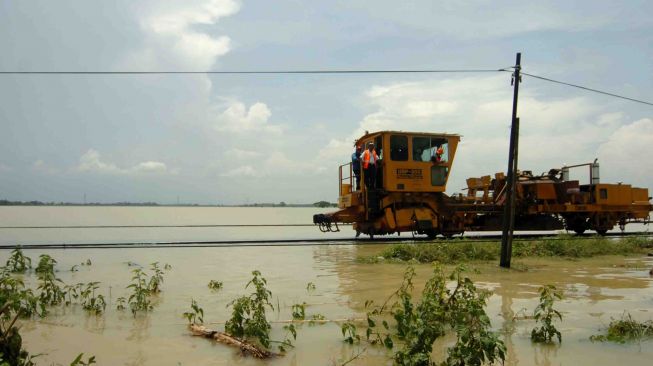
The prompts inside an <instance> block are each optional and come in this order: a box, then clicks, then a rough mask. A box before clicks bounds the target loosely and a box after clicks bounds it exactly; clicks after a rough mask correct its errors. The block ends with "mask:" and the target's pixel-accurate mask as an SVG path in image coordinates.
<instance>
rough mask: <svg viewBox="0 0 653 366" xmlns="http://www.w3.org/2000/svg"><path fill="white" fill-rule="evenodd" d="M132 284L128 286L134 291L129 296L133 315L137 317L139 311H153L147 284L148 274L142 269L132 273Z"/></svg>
mask: <svg viewBox="0 0 653 366" xmlns="http://www.w3.org/2000/svg"><path fill="white" fill-rule="evenodd" d="M132 273H133V274H134V275H133V276H132V283H131V284H130V285H129V286H127V288H128V289H131V290H132V294H131V295H129V299H128V301H127V302H128V303H129V308H130V309H131V311H132V314H133V315H134V316H136V313H137V312H138V311H145V312H147V311H150V310H152V302H151V301H150V287H149V285H148V282H147V274H146V273H145V272H143V270H142V269H140V268H137V269H134V270H133V271H132Z"/></svg>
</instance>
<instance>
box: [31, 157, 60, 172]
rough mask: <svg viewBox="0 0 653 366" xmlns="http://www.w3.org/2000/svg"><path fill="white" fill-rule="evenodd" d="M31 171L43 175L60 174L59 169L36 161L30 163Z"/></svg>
mask: <svg viewBox="0 0 653 366" xmlns="http://www.w3.org/2000/svg"><path fill="white" fill-rule="evenodd" d="M32 169H33V170H34V171H36V172H39V173H44V174H57V173H59V172H60V170H59V169H57V168H56V167H53V166H51V165H49V164H47V163H46V162H45V161H43V160H41V159H38V160H36V161H34V163H32Z"/></svg>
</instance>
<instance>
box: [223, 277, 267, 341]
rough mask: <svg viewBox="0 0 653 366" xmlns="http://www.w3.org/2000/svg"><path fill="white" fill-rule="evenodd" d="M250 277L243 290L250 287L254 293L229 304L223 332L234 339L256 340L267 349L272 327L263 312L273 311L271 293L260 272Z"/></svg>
mask: <svg viewBox="0 0 653 366" xmlns="http://www.w3.org/2000/svg"><path fill="white" fill-rule="evenodd" d="M252 275H253V276H254V277H252V279H251V280H250V281H249V282H248V283H247V285H246V286H245V288H248V287H249V286H250V285H252V286H253V287H254V292H252V293H251V294H250V295H248V296H241V297H239V298H237V299H235V300H233V301H232V302H230V303H229V305H228V306H231V307H232V315H231V319H229V320H228V321H227V323H226V324H225V330H226V331H227V332H228V333H230V334H231V335H234V336H236V337H253V338H256V339H258V341H259V343H261V345H262V346H263V347H265V348H269V347H270V329H271V328H272V326H271V325H270V323H269V322H268V320H267V318H266V315H265V310H266V308H268V307H269V308H270V309H271V310H274V306H273V305H272V303H271V302H270V300H271V298H272V292H271V291H270V290H268V289H267V287H266V286H267V280H266V279H265V278H264V277H263V276H262V275H261V272H259V271H253V272H252Z"/></svg>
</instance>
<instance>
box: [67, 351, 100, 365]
mask: <svg viewBox="0 0 653 366" xmlns="http://www.w3.org/2000/svg"><path fill="white" fill-rule="evenodd" d="M95 363H96V362H95V356H91V357H89V358H88V359H87V360H86V361H84V354H83V353H80V354H78V355H77V357H75V359H74V360H73V362H71V363H70V366H89V365H93V364H95Z"/></svg>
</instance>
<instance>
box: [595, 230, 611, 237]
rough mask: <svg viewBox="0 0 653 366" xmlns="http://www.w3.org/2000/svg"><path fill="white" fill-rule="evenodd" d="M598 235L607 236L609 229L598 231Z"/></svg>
mask: <svg viewBox="0 0 653 366" xmlns="http://www.w3.org/2000/svg"><path fill="white" fill-rule="evenodd" d="M596 233H597V234H599V235H601V236H605V234H607V233H608V229H596Z"/></svg>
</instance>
